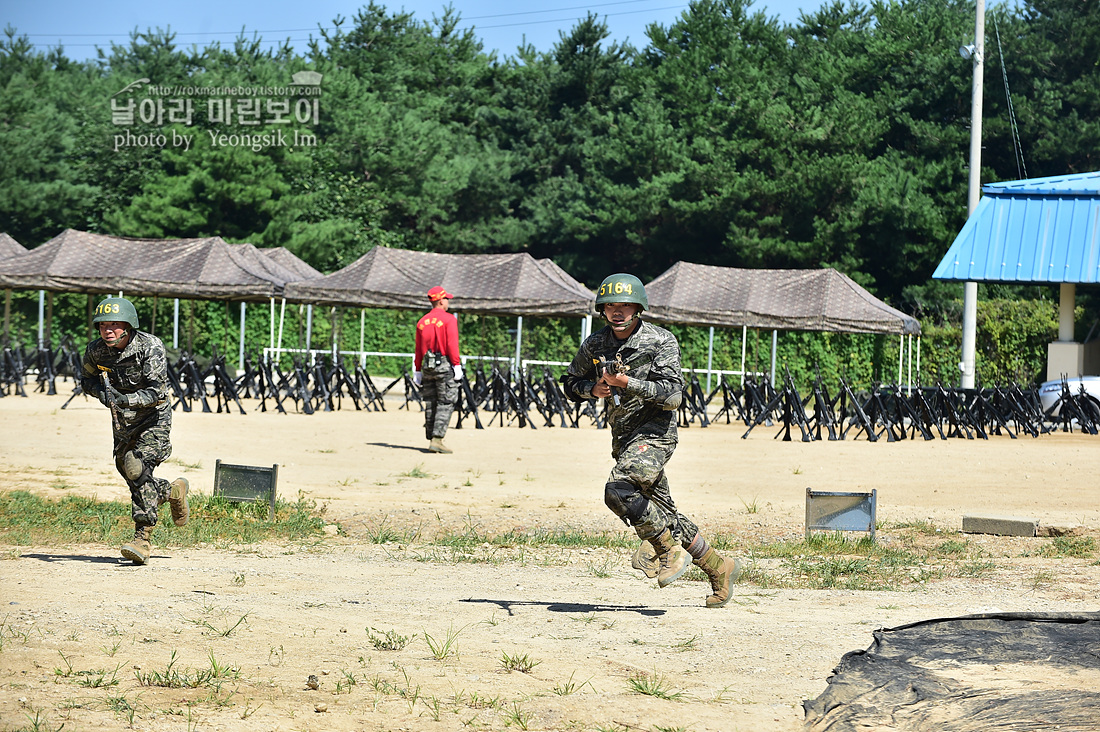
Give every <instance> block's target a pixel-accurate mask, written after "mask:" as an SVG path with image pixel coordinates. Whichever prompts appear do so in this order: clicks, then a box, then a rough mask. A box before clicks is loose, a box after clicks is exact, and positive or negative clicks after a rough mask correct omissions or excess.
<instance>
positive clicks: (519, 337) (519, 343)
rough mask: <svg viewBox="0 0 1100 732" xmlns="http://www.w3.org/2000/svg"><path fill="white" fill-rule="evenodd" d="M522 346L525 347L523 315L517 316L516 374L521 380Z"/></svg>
mask: <svg viewBox="0 0 1100 732" xmlns="http://www.w3.org/2000/svg"><path fill="white" fill-rule="evenodd" d="M522 345H523V316H522V315H517V316H516V366H515V371H514V373H515V374H516V378H519V367H520V360H519V359H520V348H521V347H522Z"/></svg>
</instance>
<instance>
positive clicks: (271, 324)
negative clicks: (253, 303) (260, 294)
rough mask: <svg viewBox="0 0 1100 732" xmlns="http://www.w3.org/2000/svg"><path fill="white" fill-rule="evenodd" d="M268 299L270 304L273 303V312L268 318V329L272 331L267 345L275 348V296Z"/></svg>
mask: <svg viewBox="0 0 1100 732" xmlns="http://www.w3.org/2000/svg"><path fill="white" fill-rule="evenodd" d="M268 301H269V304H270V305H271V314H270V316H269V317H268V319H267V323H268V330H269V331H270V333H269V334H268V337H267V345H268V346H269V347H271V348H274V347H275V298H273V297H269V298H268Z"/></svg>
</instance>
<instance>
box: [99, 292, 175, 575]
mask: <svg viewBox="0 0 1100 732" xmlns="http://www.w3.org/2000/svg"><path fill="white" fill-rule="evenodd" d="M92 322H93V323H95V324H96V327H97V328H98V329H99V335H100V337H99V338H97V339H95V340H94V341H92V342H91V343H89V344H88V347H87V348H86V349H85V350H84V362H83V373H82V375H81V376H82V378H81V387H82V388H83V390H84V393H86V394H91V395H92V396H95V397H97V398H98V399H99V400H100V401H101V402H103V404H104V405H105V406H107V407H110V409H111V412H112V415H111V423H112V425H113V427H114V457H115V467H116V468H118V472H119V473H120V474H121V475H122V477H123V479H124V480H125V481H126V485H128V486H129V487H130V500H131V504H132V505H131V515H132V516H133V519H134V538H133V540H132V541H128V542H126V543H125V544H123V545H122V556H123V557H126V558H127V559H131V560H133V561H134V563H135V564H145V562H147V561H148V560H149V556H150V554H151V553H152V546H151V545H150V543H149V541H150V537H151V536H152V532H153V527H154V526H156V525H157V509H158V508H159V507H160V505H161V504H163V503H165V502H168V503H169V504H170V506H171V509H172V520H173V522H174V523H175V524H176V526H184V525H185V524H186V523H187V519H188V517H189V513H190V512H189V509H188V505H187V489H188V484H187V481H186V480H185V479H183V478H177V479H176V480H174V481H173V482H172V483H169V482H168V481H166V480H165V479H164V478H157V477H155V476H154V475H153V469H154V468H156V467H157V466H158V465H160V464H161V463H162V462H164V461H165V460H166V459H167V458H168V456H169V455H171V454H172V445H171V443H170V442H169V432H170V431H171V429H172V404H171V401H170V400H169V398H168V362H167V358H166V356H165V353H164V344H163V343H161V341H160V339H159V338H157V337H156V336H155V335H152V334H151V333H146V332H145V331H141V330H138V317H137V310H136V309H135V308H134V305H133V303H131V302H130V301H129V300H126V299H124V298H121V297H109V298H107V299H106V300H104V301H103V302H101V303H99V305H98V306H97V307H96V310H95V317H93V318H92Z"/></svg>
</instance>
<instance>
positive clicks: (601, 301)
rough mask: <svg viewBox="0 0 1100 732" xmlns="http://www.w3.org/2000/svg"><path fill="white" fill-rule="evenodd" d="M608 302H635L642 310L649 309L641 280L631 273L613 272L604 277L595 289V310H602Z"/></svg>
mask: <svg viewBox="0 0 1100 732" xmlns="http://www.w3.org/2000/svg"><path fill="white" fill-rule="evenodd" d="M609 302H632V303H637V304H638V305H639V306H640V307H641V309H642V310H648V309H649V298H647V297H646V294H645V286H644V285H643V284H642V281H641V280H640V279H638V278H637V277H635V276H634V275H632V274H613V275H610V276H608V277H605V278H604V280H603V282H601V283H600V289H598V290H596V310H597V312H601V313H602V312H603V306H604V305H606V304H607V303H609Z"/></svg>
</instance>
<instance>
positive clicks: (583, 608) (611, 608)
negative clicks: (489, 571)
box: [459, 597, 665, 617]
mask: <svg viewBox="0 0 1100 732" xmlns="http://www.w3.org/2000/svg"><path fill="white" fill-rule="evenodd" d="M459 602H482V603H487V604H490V605H496V606H498V607H499V608H500V609H501V610H504V611H506V612H507V613H508V614H509V615H514V614H515V613H513V612H512V608H513V607H517V606H519V605H535V606H542V607H545V608H546V609H547V610H549V611H550V612H552V613H594V612H597V611H599V612H634V613H638V614H639V615H646V616H648V617H658V616H660V615H664V614H665V611H664V610H661V609H660V608H653V607H646V606H645V605H593V604H591V603H587V602H537V601H534V600H490V599H487V598H473V597H471V598H469V599H466V600H459Z"/></svg>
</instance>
